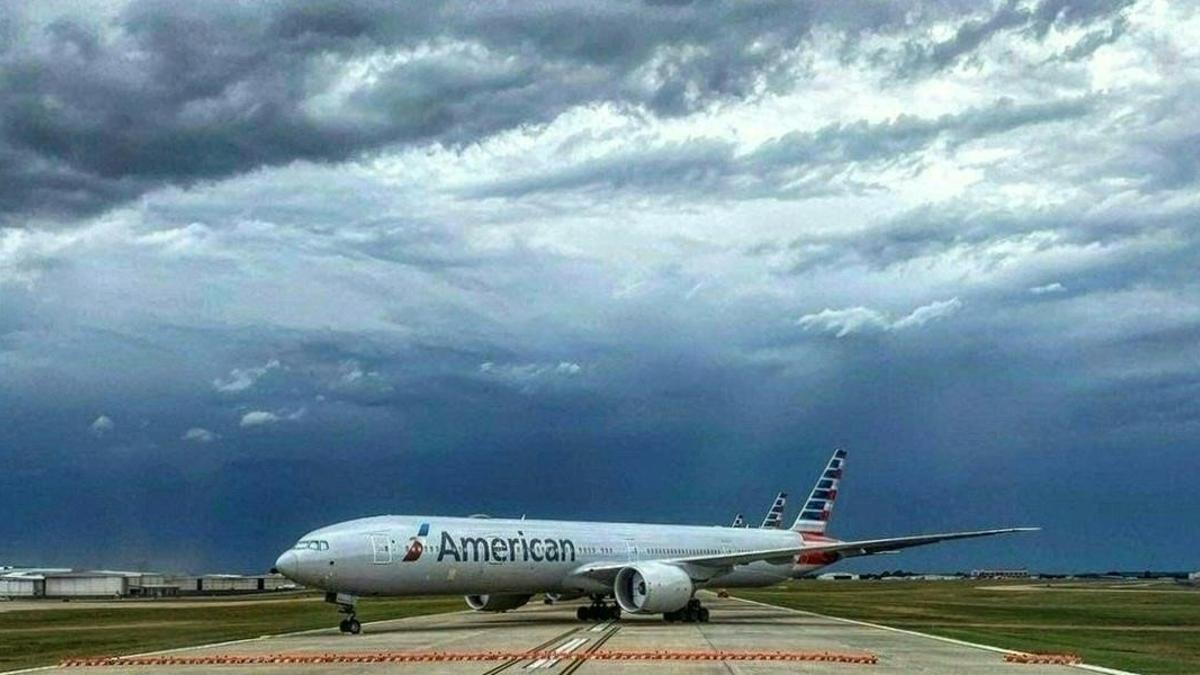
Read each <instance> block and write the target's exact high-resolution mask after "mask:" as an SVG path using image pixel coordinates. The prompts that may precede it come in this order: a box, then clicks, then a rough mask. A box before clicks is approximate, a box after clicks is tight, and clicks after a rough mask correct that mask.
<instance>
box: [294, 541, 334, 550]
mask: <svg viewBox="0 0 1200 675" xmlns="http://www.w3.org/2000/svg"><path fill="white" fill-rule="evenodd" d="M292 550H294V551H328V550H329V542H327V541H325V540H324V539H301V540H300V541H298V542H296V545H295V546H293V547H292Z"/></svg>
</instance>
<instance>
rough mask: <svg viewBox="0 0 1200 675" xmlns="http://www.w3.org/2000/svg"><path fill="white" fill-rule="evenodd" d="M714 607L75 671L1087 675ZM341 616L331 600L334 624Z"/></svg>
mask: <svg viewBox="0 0 1200 675" xmlns="http://www.w3.org/2000/svg"><path fill="white" fill-rule="evenodd" d="M702 597H703V602H704V603H705V606H707V607H709V609H710V610H711V612H712V620H711V621H710V622H709V623H706V624H678V623H674V624H668V623H665V622H663V621H662V619H661V618H659V617H640V616H628V615H627V616H625V617H623V618H622V619H621V621H619V622H605V623H599V624H584V623H580V622H578V621H576V620H575V604H566V605H557V606H546V605H543V604H540V603H539V604H530V605H526V606H525V607H523V608H521V609H519V610H517V611H513V612H507V613H504V614H480V613H475V612H463V613H453V614H440V615H433V616H423V617H414V618H410V619H400V620H396V621H382V622H377V623H370V624H367V625H365V626H364V628H363V633H362V634H361V635H342V634H340V633H338V632H337V630H336V629H332V630H328V631H309V632H306V633H293V634H287V635H278V636H271V637H264V638H260V639H257V640H249V641H241V642H237V643H233V644H224V645H214V646H208V647H198V648H190V649H185V650H175V651H172V652H171V654H172V655H175V656H189V657H190V656H205V655H239V656H240V655H253V654H281V653H283V654H328V653H351V654H352V653H365V652H396V651H435V650H436V651H446V652H451V651H454V652H465V651H489V650H496V651H521V652H524V651H528V650H535V649H541V650H547V649H551V650H553V649H560V648H561V649H562V650H563V651H564V652H567V653H566V654H564V658H562V659H561V660H558V661H557V662H551V661H549V660H546V659H540V660H531V659H521V660H511V661H507V662H503V661H492V662H451V663H411V664H408V663H380V664H348V663H347V664H311V665H310V664H288V665H282V664H272V665H249V666H247V665H187V666H172V667H170V668H164V667H163V666H130V667H112V666H109V667H104V668H98V669H93V668H88V667H80V668H71V670H78V671H82V672H86V671H88V670H97V671H98V672H105V673H142V674H145V673H150V672H155V673H158V672H164V671H167V670H169V671H170V672H179V673H256V674H258V673H329V672H332V673H345V674H346V675H351V674H354V673H369V674H374V673H385V672H398V671H403V672H413V673H417V672H419V673H447V674H449V673H455V674H457V673H493V674H494V673H500V672H506V673H509V674H510V675H511V674H514V673H524V672H527V671H533V672H544V673H584V674H586V673H621V674H627V675H640V674H643V673H645V674H651V673H654V674H661V673H687V674H701V673H713V674H716V673H725V674H730V673H734V674H743V673H744V674H747V675H751V674H755V673H775V674H778V673H796V672H814V673H825V672H829V673H833V672H839V673H863V674H864V675H869V674H870V675H873V674H879V675H884V674H888V675H891V674H893V673H994V672H1013V673H1027V674H1030V675H1035V674H1041V673H1071V672H1074V673H1078V672H1082V671H1080V670H1077V669H1075V668H1072V667H1067V666H1044V665H1022V664H1009V663H1006V662H1005V661H1004V655H1003V654H1002V653H1000V652H997V651H991V650H987V649H981V648H977V647H971V646H967V645H964V644H955V643H953V642H947V641H943V640H938V639H934V638H931V637H927V636H921V635H914V634H908V633H904V632H896V631H892V630H886V629H883V628H878V627H872V626H869V625H865V624H859V623H855V622H849V621H844V620H840V619H831V618H827V617H822V616H818V615H815V614H808V613H802V612H794V611H790V610H785V609H780V608H775V607H768V606H764V605H758V604H754V603H749V602H744V601H740V600H736V599H719V598H717V597H715V596H713V595H711V594H704V595H703V596H702ZM336 620H337V615H336V613H335V612H334V611H333V608H332V607H331V608H330V622H331V623H334V622H336ZM595 649H599V651H609V650H612V651H653V650H683V651H712V650H722V651H829V652H855V653H863V652H867V653H871V654H875V655H876V656H878V658H879V662H878V663H877V664H875V665H863V664H845V663H808V662H767V661H702V662H694V661H692V662H689V661H640V662H639V661H620V662H617V661H586V660H581V661H575V660H572V659H571V658H570V656H569V654H570V653H584V652H587V651H589V650H595Z"/></svg>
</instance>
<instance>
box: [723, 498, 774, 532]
mask: <svg viewBox="0 0 1200 675" xmlns="http://www.w3.org/2000/svg"><path fill="white" fill-rule="evenodd" d="M786 504H787V493H786V492H780V493H779V494H777V495H775V501H774V502H772V503H771V508H770V509H768V510H767V516H766V517H765V518H763V522H762V525H761V526H760V527H775V528H778V527H781V526H782V525H783V507H784V505H786ZM730 527H750V523H748V522H746V517H745V516H743V515H742V514H740V513H739V514H737V515H736V516H734V517H733V524H732V525H730Z"/></svg>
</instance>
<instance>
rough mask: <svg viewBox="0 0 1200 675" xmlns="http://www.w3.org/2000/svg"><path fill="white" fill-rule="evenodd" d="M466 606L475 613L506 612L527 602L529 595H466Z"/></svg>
mask: <svg viewBox="0 0 1200 675" xmlns="http://www.w3.org/2000/svg"><path fill="white" fill-rule="evenodd" d="M466 597H467V606H468V607H470V608H471V609H473V610H475V611H476V612H507V611H508V610H510V609H516V608H518V607H520V606H521V605H524V604H525V603H527V602H529V598H531V597H532V596H530V595H468V596H466Z"/></svg>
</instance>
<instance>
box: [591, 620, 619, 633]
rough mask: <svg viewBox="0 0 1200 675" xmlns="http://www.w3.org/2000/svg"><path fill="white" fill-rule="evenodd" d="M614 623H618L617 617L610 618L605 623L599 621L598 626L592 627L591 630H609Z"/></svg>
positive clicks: (597, 631)
mask: <svg viewBox="0 0 1200 675" xmlns="http://www.w3.org/2000/svg"><path fill="white" fill-rule="evenodd" d="M614 623H616V620H615V619H609V620H608V621H605V622H604V623H598V624H596V626H595V627H594V628H592V629H591V632H592V633H600V632H602V631H606V630H608V627H609V626H611V625H613V624H614Z"/></svg>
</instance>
